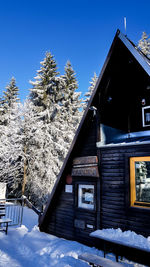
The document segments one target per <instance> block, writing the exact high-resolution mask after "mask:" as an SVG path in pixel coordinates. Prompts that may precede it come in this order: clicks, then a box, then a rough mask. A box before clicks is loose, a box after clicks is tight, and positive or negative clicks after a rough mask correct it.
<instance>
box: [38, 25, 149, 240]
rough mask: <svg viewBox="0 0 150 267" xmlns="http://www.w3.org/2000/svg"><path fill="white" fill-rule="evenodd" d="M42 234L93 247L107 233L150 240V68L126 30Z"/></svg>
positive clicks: (78, 137) (112, 55) (92, 101)
mask: <svg viewBox="0 0 150 267" xmlns="http://www.w3.org/2000/svg"><path fill="white" fill-rule="evenodd" d="M39 227H40V230H41V231H44V232H47V233H50V234H53V235H56V236H59V237H63V238H66V239H71V240H77V241H79V242H82V243H86V244H91V239H90V237H89V234H90V233H91V232H92V231H94V230H96V229H103V228H121V229H122V230H133V231H135V232H136V233H140V234H143V235H144V236H148V235H150V60H149V59H148V58H147V57H146V56H144V55H143V54H142V52H141V51H139V49H138V48H137V47H136V46H135V45H134V44H133V43H132V42H131V41H130V40H129V39H128V38H127V37H126V36H124V35H123V34H122V33H121V32H120V31H119V30H118V31H117V33H116V35H115V37H114V40H113V42H112V45H111V48H110V51H109V53H108V56H107V58H106V61H105V63H104V66H103V68H102V71H101V73H100V76H99V79H98V82H97V84H96V87H95V90H94V92H93V95H92V96H91V99H90V102H89V104H88V107H87V109H86V111H85V114H84V116H83V119H82V121H81V123H80V125H79V128H78V130H77V133H76V135H75V138H74V140H73V143H72V145H71V148H70V150H69V153H68V155H67V157H66V159H65V162H64V164H63V167H62V169H61V171H60V174H59V176H58V179H57V181H56V184H55V186H54V189H53V191H52V193H51V196H50V199H49V201H48V204H47V206H46V208H45V210H44V213H43V215H42V217H41V218H40V222H39Z"/></svg>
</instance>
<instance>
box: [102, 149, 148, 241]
mask: <svg viewBox="0 0 150 267" xmlns="http://www.w3.org/2000/svg"><path fill="white" fill-rule="evenodd" d="M146 155H150V145H135V146H128V147H127V146H124V147H122V146H118V147H114V148H113V147H112V148H110V147H109V148H108V147H107V148H102V149H100V166H101V167H100V169H101V174H100V176H101V228H118V227H120V228H121V229H122V230H133V231H135V232H137V233H139V234H143V235H144V236H148V235H150V223H149V222H150V209H146V208H139V207H130V185H129V181H130V180H129V179H130V177H129V158H130V157H135V156H146Z"/></svg>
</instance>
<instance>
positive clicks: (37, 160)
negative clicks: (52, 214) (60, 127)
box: [24, 52, 63, 206]
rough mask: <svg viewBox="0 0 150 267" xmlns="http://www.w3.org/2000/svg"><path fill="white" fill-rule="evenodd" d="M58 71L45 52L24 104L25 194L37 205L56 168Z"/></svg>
mask: <svg viewBox="0 0 150 267" xmlns="http://www.w3.org/2000/svg"><path fill="white" fill-rule="evenodd" d="M58 74H59V73H58V72H57V65H56V62H55V60H54V58H53V56H52V55H51V53H49V52H48V53H46V57H45V58H44V60H43V61H42V62H41V68H40V70H38V71H37V76H36V77H35V81H33V82H31V84H32V85H33V88H32V89H31V94H30V101H28V102H27V103H26V108H25V109H26V112H25V116H24V123H25V126H24V129H25V136H26V137H27V138H26V141H25V143H26V144H25V151H26V158H27V161H26V164H27V166H26V176H27V183H26V194H28V196H30V198H31V200H32V201H33V202H34V203H35V204H36V205H38V206H39V204H40V199H41V203H42V202H44V201H45V198H46V196H47V194H48V193H50V191H51V189H52V187H53V184H54V181H55V179H56V174H58V172H59V167H58V161H57V160H56V159H57V156H56V154H57V153H56V152H55V151H54V140H55V141H56V138H54V137H55V136H57V135H58V134H57V129H56V127H55V121H57V124H58V110H59V108H60V101H61V99H62V92H61V89H62V85H63V79H62V78H60V77H58ZM29 106H30V108H29V110H28V107H29ZM56 117H57V119H56ZM27 125H28V126H27Z"/></svg>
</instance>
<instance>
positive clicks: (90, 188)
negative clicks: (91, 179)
mask: <svg viewBox="0 0 150 267" xmlns="http://www.w3.org/2000/svg"><path fill="white" fill-rule="evenodd" d="M78 207H79V208H84V209H90V210H94V185H85V184H84V185H83V184H79V186H78Z"/></svg>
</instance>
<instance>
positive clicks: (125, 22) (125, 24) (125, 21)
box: [124, 17, 127, 35]
mask: <svg viewBox="0 0 150 267" xmlns="http://www.w3.org/2000/svg"><path fill="white" fill-rule="evenodd" d="M124 29H125V35H126V29H127V20H126V17H124Z"/></svg>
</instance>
